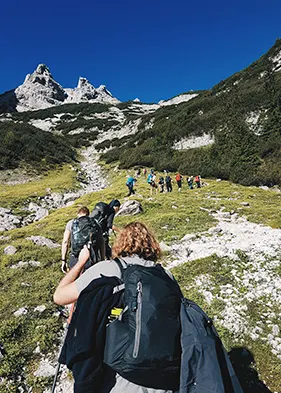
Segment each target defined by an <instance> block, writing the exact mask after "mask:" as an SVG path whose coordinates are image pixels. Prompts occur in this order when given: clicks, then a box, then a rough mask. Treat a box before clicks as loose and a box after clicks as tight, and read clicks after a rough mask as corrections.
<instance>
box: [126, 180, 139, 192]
mask: <svg viewBox="0 0 281 393" xmlns="http://www.w3.org/2000/svg"><path fill="white" fill-rule="evenodd" d="M136 181H137V179H135V178H134V177H133V176H129V177H128V179H127V181H126V186H127V187H128V189H129V193H128V195H127V196H128V197H129V196H130V195H132V194H133V195H134V194H135V190H134V185H135V183H136Z"/></svg>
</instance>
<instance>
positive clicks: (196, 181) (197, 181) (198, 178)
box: [194, 175, 201, 188]
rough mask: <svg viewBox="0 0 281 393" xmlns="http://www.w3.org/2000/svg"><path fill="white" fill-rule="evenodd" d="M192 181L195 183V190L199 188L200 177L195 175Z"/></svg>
mask: <svg viewBox="0 0 281 393" xmlns="http://www.w3.org/2000/svg"><path fill="white" fill-rule="evenodd" d="M194 181H195V183H196V186H197V188H201V176H200V175H197V176H196V177H195V179H194Z"/></svg>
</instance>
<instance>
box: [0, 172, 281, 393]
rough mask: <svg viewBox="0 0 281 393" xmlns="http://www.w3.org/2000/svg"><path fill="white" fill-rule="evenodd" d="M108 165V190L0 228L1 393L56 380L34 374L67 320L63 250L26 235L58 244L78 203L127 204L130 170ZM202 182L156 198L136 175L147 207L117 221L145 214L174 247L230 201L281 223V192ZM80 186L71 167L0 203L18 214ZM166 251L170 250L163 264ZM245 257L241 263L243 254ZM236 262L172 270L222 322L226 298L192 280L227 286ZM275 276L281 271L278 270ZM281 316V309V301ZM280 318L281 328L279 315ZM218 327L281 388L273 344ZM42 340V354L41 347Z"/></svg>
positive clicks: (7, 190) (1, 193)
mask: <svg viewBox="0 0 281 393" xmlns="http://www.w3.org/2000/svg"><path fill="white" fill-rule="evenodd" d="M104 168H105V169H106V170H107V171H108V175H107V176H108V182H109V184H110V186H109V187H108V188H107V189H105V190H102V191H98V192H95V193H92V194H87V195H85V196H83V197H81V198H79V199H78V200H77V201H76V202H75V203H74V204H73V205H72V206H70V207H66V208H62V209H59V210H56V211H53V212H51V213H50V214H49V216H48V217H46V218H45V219H43V220H41V221H39V222H36V223H33V224H31V225H29V226H27V227H23V228H18V229H14V230H12V231H9V232H3V233H0V235H3V236H4V237H3V236H0V260H1V262H0V282H1V286H0V288H1V290H0V344H1V346H2V347H3V348H4V356H3V358H2V359H0V375H1V376H2V377H3V378H5V380H6V381H7V380H8V381H9V384H8V385H7V386H4V384H0V392H1V393H4V392H5V393H6V392H9V393H17V391H18V390H17V389H18V387H19V386H21V385H22V384H23V383H27V384H28V386H30V387H32V389H33V390H32V391H33V392H35V393H42V392H43V391H44V389H45V388H46V387H47V386H50V384H51V381H52V378H39V377H35V376H34V375H33V373H34V371H35V370H36V368H37V367H38V364H39V361H40V359H41V357H42V354H45V355H47V354H51V353H52V352H53V350H54V349H55V347H56V346H57V345H58V344H59V339H60V336H61V334H62V331H63V324H64V323H65V317H64V316H63V315H62V307H59V306H56V305H55V304H54V303H53V300H52V295H53V292H54V289H55V287H56V285H57V284H58V282H59V280H60V279H61V278H62V273H61V271H60V248H59V247H58V248H53V249H49V248H47V247H42V246H41V247H40V246H37V245H35V244H33V242H31V241H30V240H27V238H28V237H29V236H32V235H41V236H45V237H47V238H49V239H51V240H53V241H55V242H58V243H60V242H61V240H62V235H63V231H64V227H65V224H66V222H67V221H68V220H69V219H71V218H73V217H74V216H75V215H76V211H77V209H78V207H79V206H82V205H86V206H88V207H89V208H90V209H92V208H93V207H94V205H95V203H97V202H98V201H105V202H109V201H110V200H111V199H113V198H117V199H120V200H121V202H123V201H124V200H125V197H126V194H127V187H126V186H125V182H126V175H127V174H129V173H130V171H125V170H123V171H119V170H118V171H116V170H114V168H113V167H109V166H106V165H105V166H104ZM173 177H174V176H173ZM204 181H205V182H206V183H207V185H206V186H205V187H203V188H201V189H194V190H188V188H187V182H186V179H184V182H183V187H182V192H181V193H178V191H177V189H176V188H177V187H176V185H175V182H174V185H173V187H174V190H173V192H172V193H170V194H167V193H164V194H161V193H157V194H153V195H152V196H151V195H150V191H149V188H148V185H147V183H146V180H145V179H144V177H143V176H141V177H140V178H139V179H138V181H137V185H136V195H135V196H131V197H130V199H136V200H138V201H140V202H141V204H142V206H143V209H144V213H143V214H142V215H140V216H136V217H117V218H116V220H115V224H116V225H118V226H123V225H125V224H126V223H128V222H130V221H132V220H141V221H143V222H144V223H146V224H148V225H149V226H150V227H151V228H152V229H153V230H154V232H155V233H156V235H157V237H158V239H159V240H160V241H163V242H165V243H166V244H168V245H169V244H173V243H176V242H177V240H179V239H181V238H182V237H183V236H184V235H186V234H188V233H200V232H204V231H206V230H208V229H209V228H211V227H212V226H214V225H215V220H214V218H212V217H211V216H210V215H209V214H208V212H207V211H206V210H204V209H210V210H214V211H215V210H219V209H220V208H223V207H224V208H225V211H235V212H238V213H239V215H241V216H242V215H243V216H246V217H247V219H248V220H249V221H252V222H256V223H261V224H265V225H268V226H271V227H273V228H281V214H280V199H281V193H278V192H275V191H272V190H268V191H265V190H262V189H259V188H256V187H244V186H241V185H236V184H232V183H230V182H227V181H221V182H217V181H215V180H211V179H204ZM75 186H76V183H75V173H74V171H72V170H71V169H70V168H69V166H66V167H64V168H63V169H62V170H60V171H54V172H50V173H48V175H46V176H44V177H42V178H41V179H40V180H38V181H35V182H29V183H26V184H23V185H15V186H5V185H0V198H1V203H0V206H1V207H12V208H13V209H16V210H15V211H18V212H20V211H21V209H22V208H23V206H24V203H25V201H26V200H27V199H29V200H33V199H34V198H37V197H38V196H44V195H46V192H47V191H46V189H47V188H51V189H52V191H54V192H55V191H57V192H63V191H65V190H68V189H73V188H75ZM241 202H248V203H249V206H243V205H241ZM202 208H203V209H202ZM7 236H9V239H7ZM7 245H13V246H15V247H16V248H17V252H16V253H15V254H14V255H4V248H5V247H6V246H7ZM166 255H167V254H165V253H164V255H163V263H165V256H166ZM239 258H240V260H241V269H243V258H244V256H243V254H242V253H241V255H240V256H239ZM20 261H24V262H28V261H39V262H40V266H39V267H34V266H27V267H22V268H17V269H12V268H11V266H12V265H15V264H17V263H18V262H20ZM232 263H233V261H232V260H230V259H228V258H217V257H216V256H215V255H214V256H211V257H208V258H204V259H200V260H197V261H192V262H187V263H185V264H182V265H180V266H177V267H176V268H174V269H173V273H174V275H175V276H176V278H177V279H178V280H179V282H180V285H181V287H182V289H183V291H184V293H185V295H186V296H187V297H189V298H191V299H193V300H195V301H196V302H198V304H199V305H200V306H202V307H203V308H204V310H206V311H207V313H208V314H209V315H210V317H218V320H219V316H220V312H221V303H220V301H219V300H217V299H216V300H215V301H214V302H212V303H211V304H208V303H207V302H206V301H205V299H204V297H203V296H202V294H201V292H200V291H199V290H198V288H197V287H196V286H195V285H193V284H192V283H194V278H195V277H196V276H199V275H202V274H208V275H210V276H211V277H212V279H213V282H215V283H216V284H217V285H220V284H221V283H223V284H227V283H228V282H230V281H231V280H232V276H231V275H230V270H231V268H232ZM276 274H279V275H280V274H281V269H280V268H279V270H278V269H277V271H276ZM40 305H44V306H45V307H46V308H45V310H44V311H43V312H38V311H36V310H35V309H36V307H37V306H40ZM22 307H24V308H25V309H26V310H27V312H26V313H25V314H24V315H22V316H20V317H16V316H14V312H15V311H17V310H18V309H20V308H22ZM261 311H262V310H261V309H260V308H259V307H258V306H256V307H255V305H252V307H251V308H249V318H250V320H251V321H252V323H253V324H254V323H255V322H256V321H257V319H259V314H260V313H261ZM276 314H277V315H278V314H279V315H281V305H279V308H277V310H276ZM276 323H277V324H278V325H279V326H280V329H281V325H280V318H279V320H277V321H276ZM216 327H217V328H218V330H219V332H220V334H221V337H222V339H223V342H224V344H225V346H226V348H227V349H228V350H231V349H232V348H233V347H246V348H248V349H249V350H250V351H251V353H252V354H253V357H254V359H255V362H256V366H255V367H256V368H254V369H253V372H254V373H256V372H258V376H259V379H260V380H263V381H265V382H266V384H267V386H268V388H269V389H270V391H271V392H272V393H273V392H278V393H281V366H280V360H278V358H277V357H275V356H274V355H273V354H272V353H271V351H270V349H269V348H268V347H267V344H266V343H265V342H264V341H262V340H256V341H254V340H251V339H250V338H249V337H247V335H245V336H244V337H239V338H238V339H237V337H234V336H233V334H232V333H231V332H229V331H228V330H227V329H225V328H223V327H220V325H219V324H218V325H216ZM38 346H39V348H40V351H41V354H40V353H35V352H36V351H35V349H36V348H37V347H38ZM253 393H254V392H253Z"/></svg>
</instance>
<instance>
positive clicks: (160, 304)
mask: <svg viewBox="0 0 281 393" xmlns="http://www.w3.org/2000/svg"><path fill="white" fill-rule="evenodd" d="M112 250H113V256H114V257H115V258H116V259H115V260H110V261H103V262H99V263H98V264H96V265H94V266H92V267H91V268H90V269H88V270H87V271H86V272H85V273H84V274H83V275H81V276H80V277H79V278H78V276H79V274H80V271H81V269H83V266H84V264H85V261H86V260H87V258H88V250H87V249H86V248H84V249H83V250H82V251H81V253H80V256H79V262H78V264H77V265H75V267H74V269H73V270H72V271H70V272H69V273H68V274H67V275H66V276H65V277H64V279H63V280H62V281H61V282H60V284H59V285H58V287H57V289H56V291H55V293H54V301H55V303H57V304H59V305H65V304H69V303H71V302H74V301H76V300H77V299H78V297H79V295H80V296H83V294H84V291H86V288H88V286H89V285H94V283H95V282H96V283H97V284H98V282H99V281H98V280H101V279H105V277H108V279H109V278H113V277H115V278H118V279H119V281H120V284H119V285H117V286H116V287H115V289H116V291H113V293H116V294H117V293H119V292H118V291H121V290H124V287H125V290H124V295H123V296H124V297H123V307H122V308H123V310H122V311H121V310H120V309H119V310H120V311H121V312H120V311H119V316H118V318H117V319H114V321H113V322H111V323H109V324H108V323H107V324H105V325H106V326H104V330H105V333H106V334H105V335H102V337H103V339H104V340H105V341H104V344H105V351H104V357H103V358H102V359H100V362H101V363H102V362H104V363H105V364H107V366H106V367H107V368H106V369H107V370H108V369H109V370H111V372H112V370H113V371H115V372H116V375H115V381H114V386H113V387H112V389H109V390H107V386H106V384H107V383H109V379H110V378H107V377H106V376H104V375H103V374H102V373H100V374H99V375H100V376H101V378H103V386H102V388H101V390H100V392H103V391H106V392H120V393H121V392H122V393H172V392H173V391H176V390H177V389H178V386H179V371H180V357H181V348H180V332H181V328H180V320H179V312H180V307H181V298H182V294H181V291H180V288H179V286H178V284H177V282H176V281H175V280H174V279H173V276H172V275H171V273H170V272H169V271H166V270H164V268H163V267H162V266H161V265H159V264H156V262H157V260H158V259H159V256H160V246H159V243H158V241H157V240H156V238H155V237H154V235H153V234H152V233H151V232H150V230H149V229H148V228H147V227H146V226H145V225H144V224H142V223H140V222H133V223H130V224H128V225H126V226H125V228H124V229H123V230H122V231H121V232H120V234H119V236H118V238H117V240H116V241H115V243H114V245H113V249H112ZM122 282H123V284H122ZM115 285H116V284H115ZM87 296H89V295H87ZM97 298H98V295H97V294H95V296H94V297H93V301H94V299H97ZM78 302H79V299H78ZM111 303H112V302H110V305H111ZM82 304H83V303H82ZM91 307H93V306H91ZM104 307H105V302H104V301H103V302H102V303H101V304H100V308H101V309H102V308H104ZM110 312H111V310H108V314H110ZM78 314H79V310H77V315H78ZM89 314H91V315H93V314H92V313H89ZM103 315H104V314H103ZM81 318H82V316H81ZM98 318H99V319H100V316H99V317H98ZM73 320H76V325H75V326H72V327H71V331H77V332H78V335H76V337H75V348H77V347H78V345H79V347H82V346H83V342H84V339H87V337H86V335H85V334H84V333H83V331H81V329H82V326H80V324H79V318H78V319H77V318H75V319H73ZM129 321H131V322H130V323H129ZM81 324H82V325H83V327H85V328H89V326H88V324H87V323H85V321H83V323H82V321H81ZM94 326H96V325H95V323H94ZM99 329H101V327H99ZM160 332H161V334H159V333H160ZM79 333H80V335H79ZM95 333H97V332H94V334H95ZM71 337H73V335H71V334H70V340H71V339H72V338H71ZM105 337H106V339H105ZM95 340H96V342H99V343H100V341H97V338H96V339H95ZM68 345H70V348H71V343H69V344H68ZM70 355H71V359H68V361H69V362H70V363H71V361H72V359H75V358H76V359H77V356H78V354H77V353H71V354H70ZM91 355H92V356H94V355H95V354H94V351H93V353H92V354H91ZM119 355H120V357H119ZM84 359H85V356H84ZM66 361H67V360H66ZM95 361H97V359H95ZM95 364H96V363H95ZM75 367H76V366H74V369H75ZM78 367H81V370H82V369H83V372H84V371H85V365H84V366H83V365H78ZM98 368H99V365H98V366H96V370H97V369H98ZM75 370H76V375H77V378H78V379H77V381H76V380H75V383H76V384H77V390H74V392H75V393H76V392H77V393H79V389H78V386H79V383H81V385H83V387H84V388H85V383H86V380H89V379H88V378H87V377H86V378H85V375H84V377H83V378H84V379H83V380H81V381H79V376H81V372H82V371H81V372H77V367H76V369H75ZM94 371H95V370H93V369H91V371H90V370H89V372H91V373H93V372H94ZM105 372H106V370H105ZM95 375H97V374H95ZM93 384H95V386H97V385H101V381H100V380H99V381H98V380H95V381H93ZM103 389H104V390H103ZM81 391H82V390H81ZM83 392H85V393H90V392H99V391H97V390H94V386H92V390H91V387H90V386H89V388H88V389H87V390H83Z"/></svg>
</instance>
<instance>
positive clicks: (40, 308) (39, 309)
mask: <svg viewBox="0 0 281 393" xmlns="http://www.w3.org/2000/svg"><path fill="white" fill-rule="evenodd" d="M46 308H47V307H46V306H44V304H42V306H37V307H35V309H34V311H35V312H36V311H38V312H40V313H41V312H43V311H45V310H46Z"/></svg>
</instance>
